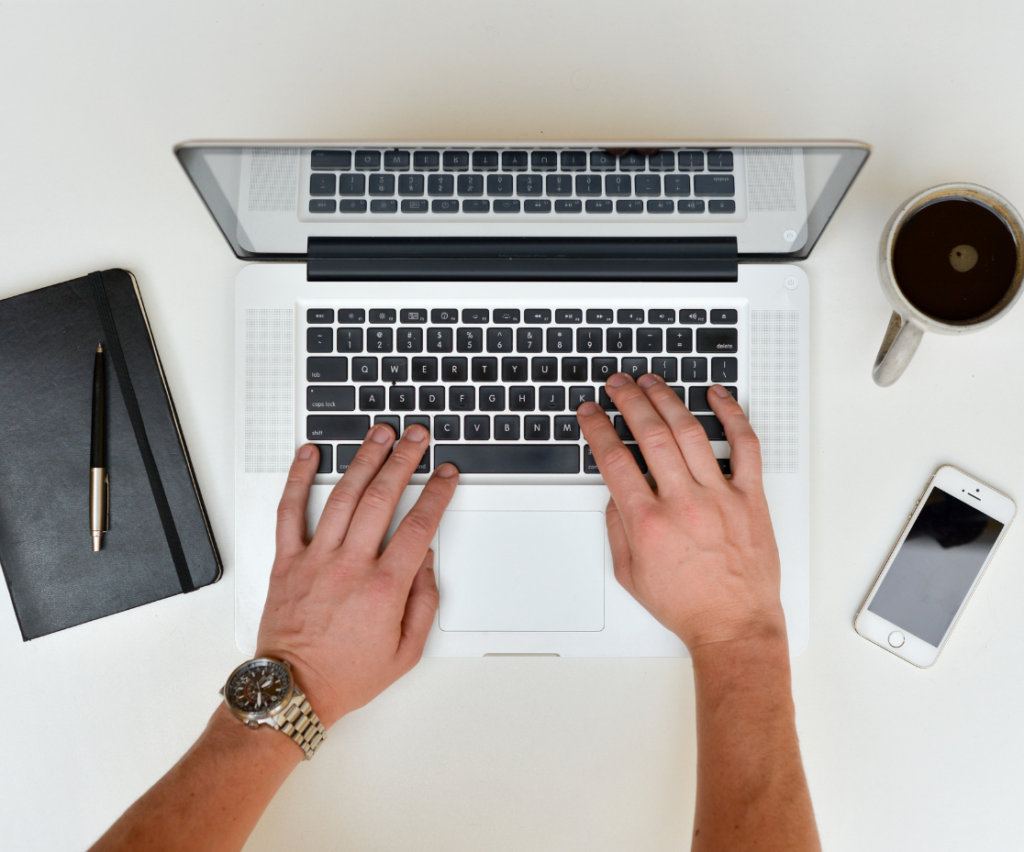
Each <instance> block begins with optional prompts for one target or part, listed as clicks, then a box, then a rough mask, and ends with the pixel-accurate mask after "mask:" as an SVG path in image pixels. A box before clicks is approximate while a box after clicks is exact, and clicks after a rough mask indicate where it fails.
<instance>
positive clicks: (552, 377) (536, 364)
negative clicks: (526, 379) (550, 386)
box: [530, 358, 558, 383]
mask: <svg viewBox="0 0 1024 852" xmlns="http://www.w3.org/2000/svg"><path fill="white" fill-rule="evenodd" d="M530 381H533V382H538V383H542V382H557V381H558V359H557V358H532V359H530Z"/></svg>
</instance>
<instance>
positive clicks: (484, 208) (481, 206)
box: [462, 198, 491, 213]
mask: <svg viewBox="0 0 1024 852" xmlns="http://www.w3.org/2000/svg"><path fill="white" fill-rule="evenodd" d="M490 210H491V202H490V201H487V200H486V199H484V200H477V199H473V198H467V199H466V200H465V201H463V202H462V212H463V213H489V212H490Z"/></svg>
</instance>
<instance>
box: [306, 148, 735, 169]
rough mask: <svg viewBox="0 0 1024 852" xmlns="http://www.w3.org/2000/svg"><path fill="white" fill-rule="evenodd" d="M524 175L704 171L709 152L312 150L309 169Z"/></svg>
mask: <svg viewBox="0 0 1024 852" xmlns="http://www.w3.org/2000/svg"><path fill="white" fill-rule="evenodd" d="M471 164H472V168H473V170H474V171H497V170H498V169H499V164H500V168H501V169H502V170H503V171H507V172H520V171H526V170H527V169H532V170H533V171H535V172H548V171H558V170H561V171H567V172H576V171H586V169H587V167H588V165H589V167H590V169H591V171H595V172H610V171H615V170H616V169H619V170H621V171H624V172H642V171H645V170H647V169H650V170H651V171H653V172H671V171H675V170H676V169H677V168H678V169H679V171H690V172H701V171H704V166H705V152H704V151H689V150H686V151H679V152H678V153H677V152H676V151H658V152H657V153H654V154H649V155H648V154H641V153H638V152H636V151H630V152H629V153H627V154H622V155H616V154H611V153H609V152H608V151H590V152H587V151H561V152H559V151H444V152H441V151H408V150H399V149H394V150H387V151H380V150H355V151H353V150H344V149H322V150H316V151H313V153H312V155H311V157H310V165H311V166H312V168H313V170H314V171H341V172H346V171H351V170H352V169H353V168H354V169H355V170H356V171H368V172H375V171H380V170H381V168H382V166H383V169H384V171H389V172H404V171H409V170H410V168H411V169H413V170H414V171H422V172H431V171H439V170H440V169H441V168H443V169H444V170H445V171H452V172H459V171H468V170H469V169H470V165H471ZM732 169H733V156H732V151H727V150H722V151H717V150H716V151H708V152H707V170H708V171H711V172H731V171H732Z"/></svg>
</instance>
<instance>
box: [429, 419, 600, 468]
mask: <svg viewBox="0 0 1024 852" xmlns="http://www.w3.org/2000/svg"><path fill="white" fill-rule="evenodd" d="M499 419H500V418H499ZM495 437H496V438H498V439H499V440H510V439H509V438H508V437H506V436H503V435H499V434H498V428H497V424H495ZM517 437H518V436H517ZM445 462H451V463H452V464H453V465H455V466H456V467H457V468H458V469H459V472H460V473H579V472H580V450H579V447H578V446H575V445H572V444H564V445H558V444H550V445H547V446H528V445H525V444H520V445H516V446H511V447H504V446H496V445H494V444H461V445H455V446H452V445H446V446H444V447H437V448H436V449H435V450H434V464H435V466H437V465H441V464H444V463H445Z"/></svg>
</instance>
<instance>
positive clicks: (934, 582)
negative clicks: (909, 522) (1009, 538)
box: [868, 488, 1003, 648]
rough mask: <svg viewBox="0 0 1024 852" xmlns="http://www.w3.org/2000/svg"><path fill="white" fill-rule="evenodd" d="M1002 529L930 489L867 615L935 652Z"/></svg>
mask: <svg viewBox="0 0 1024 852" xmlns="http://www.w3.org/2000/svg"><path fill="white" fill-rule="evenodd" d="M968 499H971V498H970V497H968ZM1002 529H1003V524H1002V523H1000V522H999V521H997V520H995V518H991V517H989V516H988V515H986V514H985V513H984V512H982V511H981V510H980V509H976V508H975V507H974V506H971V505H969V504H967V503H965V502H964V501H963V500H960V499H958V498H956V497H953V496H952V495H950V494H947V493H946V492H945V491H943V490H942V489H940V488H933V489H932V490H931V493H930V494H929V495H928V498H927V499H926V500H925V504H924V508H923V509H922V510H921V512H920V514H918V516H917V519H916V520H915V521H914V525H913V527H911V528H910V532H909V533H908V534H907V537H906V539H904V541H903V546H902V547H901V548H900V550H899V552H898V553H897V554H896V556H895V558H894V559H893V562H892V565H891V566H890V567H889V571H888V572H887V573H886V575H885V578H884V579H883V580H882V583H881V585H880V586H879V587H878V591H877V592H876V593H875V596H874V598H873V599H872V601H871V603H870V604H869V605H868V611H869V612H873V613H875V614H876V615H878V616H880V617H881V618H884V619H885V620H886V621H888V622H890V623H891V624H894V625H897V626H898V627H899V628H900V629H902V630H903V631H904V632H906V633H911V634H913V635H914V636H917V637H918V638H919V639H922V640H924V641H925V642H927V643H928V644H929V645H933V646H934V647H936V648H938V647H939V646H941V644H942V639H943V637H944V636H945V635H946V632H947V631H948V630H949V627H950V625H951V624H952V623H953V619H954V618H956V614H957V612H959V611H960V606H961V604H962V603H963V602H964V598H966V597H967V595H968V594H969V592H970V590H971V587H972V586H973V585H974V581H975V580H976V579H977V578H978V574H979V572H980V571H981V569H982V567H983V566H984V564H985V560H986V559H987V558H988V555H989V553H990V552H991V551H992V547H993V546H994V545H995V543H996V539H998V538H999V533H1000V532H1001V531H1002Z"/></svg>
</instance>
